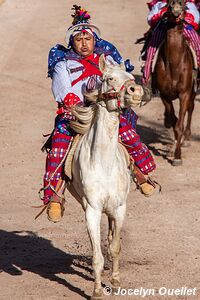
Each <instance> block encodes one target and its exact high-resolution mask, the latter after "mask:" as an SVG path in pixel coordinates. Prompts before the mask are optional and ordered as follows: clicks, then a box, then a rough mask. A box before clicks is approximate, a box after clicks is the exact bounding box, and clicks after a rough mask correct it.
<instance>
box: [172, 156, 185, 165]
mask: <svg viewBox="0 0 200 300" xmlns="http://www.w3.org/2000/svg"><path fill="white" fill-rule="evenodd" d="M182 164H183V162H182V159H180V158H174V159H173V160H172V166H174V167H177V166H181V165H182Z"/></svg>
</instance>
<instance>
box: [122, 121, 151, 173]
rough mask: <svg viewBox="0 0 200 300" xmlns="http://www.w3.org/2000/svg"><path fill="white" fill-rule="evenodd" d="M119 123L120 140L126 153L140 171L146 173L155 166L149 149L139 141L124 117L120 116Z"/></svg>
mask: <svg viewBox="0 0 200 300" xmlns="http://www.w3.org/2000/svg"><path fill="white" fill-rule="evenodd" d="M120 124H123V126H122V127H120V129H119V137H120V139H121V141H122V142H123V143H124V144H125V145H126V149H127V151H128V153H129V154H130V155H131V157H132V158H133V159H134V161H135V164H136V165H137V166H138V168H139V169H140V170H141V172H142V173H143V174H146V175H147V174H148V173H150V172H151V171H153V170H154V169H155V168H156V165H155V162H154V159H153V157H152V155H151V153H150V151H149V149H148V148H147V146H146V145H145V144H144V143H142V142H141V141H140V137H139V135H138V134H137V133H136V131H135V130H134V129H133V128H132V126H131V125H130V124H129V123H128V121H127V120H126V119H125V118H124V117H121V120H120ZM125 124H126V126H125Z"/></svg>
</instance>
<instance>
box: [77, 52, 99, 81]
mask: <svg viewBox="0 0 200 300" xmlns="http://www.w3.org/2000/svg"><path fill="white" fill-rule="evenodd" d="M99 57H100V56H99V55H94V54H91V55H89V56H87V57H86V58H84V59H80V60H78V62H79V63H81V64H82V65H83V66H84V68H85V70H84V71H83V73H82V74H81V75H80V76H79V77H78V78H77V79H75V80H74V81H72V86H74V85H75V84H76V83H77V82H79V81H81V80H83V79H85V78H87V77H90V76H92V75H98V76H102V73H101V71H100V70H99V68H98V66H99Z"/></svg>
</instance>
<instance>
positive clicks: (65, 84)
mask: <svg viewBox="0 0 200 300" xmlns="http://www.w3.org/2000/svg"><path fill="white" fill-rule="evenodd" d="M51 89H52V93H53V95H54V98H55V100H56V101H57V102H62V101H63V99H64V98H65V96H66V95H67V94H68V93H72V92H73V91H72V85H71V77H70V73H69V70H68V68H67V64H66V62H65V61H60V62H58V63H57V64H56V65H55V68H54V71H53V78H52V85H51Z"/></svg>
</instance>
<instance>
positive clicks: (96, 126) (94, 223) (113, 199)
mask: <svg viewBox="0 0 200 300" xmlns="http://www.w3.org/2000/svg"><path fill="white" fill-rule="evenodd" d="M99 68H100V70H101V72H102V73H103V78H102V88H101V91H100V95H98V99H97V101H96V103H95V104H94V105H92V106H91V107H82V108H77V110H76V109H75V110H74V112H73V113H74V115H75V116H76V117H77V118H78V119H79V120H81V119H82V122H83V123H84V122H85V119H86V115H87V114H89V115H90V119H92V122H91V126H90V128H89V130H88V132H87V133H86V134H84V135H83V136H82V138H81V140H80V141H79V143H78V146H77V148H76V151H75V155H74V158H73V165H72V181H71V183H70V186H69V190H70V192H71V193H72V194H73V196H75V198H76V199H77V200H78V201H79V202H80V203H81V205H82V207H83V209H84V211H85V217H86V222H87V229H88V233H89V237H90V240H91V244H92V249H93V270H94V276H95V283H94V291H93V296H92V299H101V296H102V291H101V272H102V270H103V266H104V258H103V255H102V252H101V245H100V243H101V236H100V222H101V216H102V213H105V214H106V215H107V216H108V221H109V234H108V240H109V252H110V255H111V258H112V261H113V267H112V279H111V283H112V285H113V287H114V288H117V287H119V286H120V275H119V255H120V231H121V228H122V225H123V221H124V217H125V213H126V199H127V195H128V193H129V187H130V174H129V171H128V168H127V161H126V157H125V154H124V152H123V151H122V149H121V147H120V146H119V144H118V131H119V117H120V112H121V108H126V107H130V106H131V105H134V104H136V103H137V104H138V103H139V102H140V99H141V96H142V89H141V87H140V86H137V85H136V84H135V82H134V78H133V76H132V75H131V74H129V73H127V72H125V70H124V69H122V67H121V66H119V65H112V64H110V63H108V62H107V61H106V60H105V58H104V56H101V57H100V64H99ZM88 97H89V95H88ZM81 116H82V117H81ZM91 116H92V117H91ZM73 125H74V124H73V122H72V124H71V126H72V127H73Z"/></svg>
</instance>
